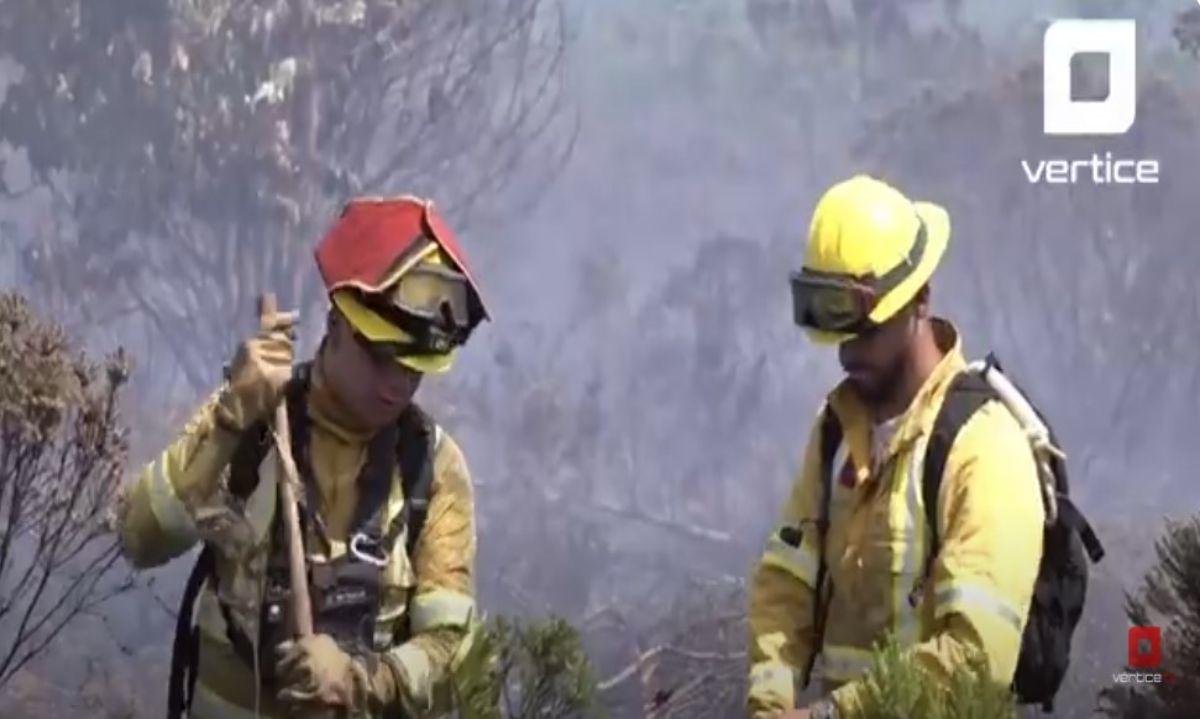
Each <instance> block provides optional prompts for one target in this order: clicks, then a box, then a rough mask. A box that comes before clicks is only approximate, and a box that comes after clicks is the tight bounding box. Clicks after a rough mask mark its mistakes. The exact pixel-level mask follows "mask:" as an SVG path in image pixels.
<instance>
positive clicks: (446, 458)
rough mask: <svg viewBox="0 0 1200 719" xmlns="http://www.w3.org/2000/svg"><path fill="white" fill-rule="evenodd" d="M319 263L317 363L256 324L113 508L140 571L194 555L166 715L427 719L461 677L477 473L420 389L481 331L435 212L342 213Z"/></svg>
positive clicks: (285, 329)
mask: <svg viewBox="0 0 1200 719" xmlns="http://www.w3.org/2000/svg"><path fill="white" fill-rule="evenodd" d="M316 261H317V266H318V268H319V270H320V273H321V277H322V279H323V280H324V283H325V287H326V289H327V291H328V293H329V298H330V302H331V308H330V312H329V317H328V322H327V324H326V332H325V336H324V338H323V339H322V341H321V344H320V347H319V349H318V350H317V352H316V355H315V357H314V358H313V359H312V360H311V361H310V362H305V363H301V364H298V365H294V364H293V351H292V347H293V340H294V326H295V323H296V319H297V318H296V316H295V314H294V313H277V314H275V315H271V316H267V317H265V318H264V319H263V321H262V326H261V328H260V331H259V333H258V334H257V335H256V336H255V337H253V338H251V339H249V340H247V341H246V342H244V343H243V344H242V345H241V346H240V347H239V348H238V352H237V354H236V356H235V358H234V360H233V362H232V364H231V365H230V367H229V370H228V371H227V375H228V378H227V381H226V382H225V383H224V384H223V385H222V386H221V387H220V388H219V389H218V390H217V391H216V392H215V393H214V394H213V396H212V397H211V398H210V399H209V401H207V402H206V403H205V404H204V405H203V406H202V407H201V408H200V409H199V410H198V411H197V412H196V413H195V415H194V416H193V417H192V419H191V421H190V422H189V423H188V425H187V427H186V428H185V429H184V431H183V432H182V433H181V435H180V436H179V437H178V438H177V439H176V440H175V441H174V442H173V443H172V444H171V445H170V446H169V447H168V448H167V449H166V451H164V452H163V453H162V455H161V456H160V457H159V458H158V459H156V460H155V461H154V462H151V463H150V464H149V465H148V466H146V467H145V468H144V470H143V471H142V473H141V474H140V476H139V477H138V478H137V479H136V480H135V481H134V482H132V483H131V484H130V485H129V486H128V487H127V489H126V491H125V492H124V493H123V496H122V502H121V503H120V506H119V513H118V517H119V527H120V538H121V545H122V547H123V550H124V552H125V555H126V556H127V557H128V558H129V559H130V560H131V561H132V562H133V563H134V564H135V565H137V566H139V567H153V566H157V565H160V564H163V563H165V562H167V561H169V560H171V559H173V558H175V557H178V556H180V555H181V554H183V553H185V552H187V551H188V550H189V549H190V548H192V547H193V546H195V545H197V544H201V545H202V546H203V550H202V551H201V554H200V557H199V559H198V560H197V563H196V566H195V568H194V570H193V572H192V575H191V577H190V578H189V581H188V584H187V587H186V588H185V592H184V598H183V606H182V607H181V611H180V613H179V617H180V620H179V624H178V627H177V636H176V641H175V656H174V658H173V661H172V672H171V687H170V691H169V704H170V707H169V708H170V715H171V716H172V717H173V718H174V717H184V716H188V717H193V718H195V719H209V718H213V719H215V718H217V717H220V718H222V719H228V718H229V717H233V718H235V719H236V718H239V717H246V718H247V719H249V718H250V717H254V716H259V717H284V716H350V717H382V716H396V715H402V716H414V717H415V716H429V715H431V714H438V713H443V712H445V711H446V710H448V709H449V707H448V706H447V700H448V697H449V696H450V695H451V694H452V691H451V684H452V683H453V682H452V680H453V679H454V678H455V677H456V676H458V675H459V674H460V673H461V672H463V671H468V670H470V668H471V667H472V664H473V661H472V660H473V658H474V656H473V653H472V652H471V649H472V646H473V645H474V643H473V642H472V638H473V637H474V634H475V631H476V628H477V626H478V622H477V615H476V609H475V600H474V560H475V541H476V539H475V512H474V504H473V497H472V489H471V480H470V474H469V472H468V469H467V464H466V461H465V459H464V457H463V454H462V452H461V450H460V449H459V447H458V445H457V444H456V443H455V442H454V440H453V439H452V438H451V437H450V436H449V435H448V434H447V433H446V432H445V431H444V430H443V429H442V428H441V427H440V426H439V425H438V424H437V423H436V422H435V421H434V420H433V419H432V418H431V417H430V416H429V415H428V414H426V413H425V412H424V411H423V410H422V409H421V407H419V406H418V405H417V404H416V403H415V402H414V401H413V395H414V393H415V392H416V390H417V387H418V385H419V384H420V382H421V378H422V377H423V376H424V375H425V374H427V373H440V372H445V371H447V370H448V369H449V368H450V366H451V364H452V362H453V359H454V356H455V352H456V351H457V349H458V348H459V347H461V346H462V345H463V344H464V343H465V342H466V341H467V339H468V337H470V335H471V333H472V332H473V331H474V329H475V328H476V327H477V326H478V324H479V323H480V322H481V321H482V320H484V319H487V318H488V315H487V310H486V309H485V307H484V304H483V301H482V299H481V297H480V293H479V288H478V286H477V284H476V282H475V280H474V278H473V277H472V275H471V272H470V270H469V268H468V267H467V263H466V259H465V257H464V255H463V252H462V249H461V248H460V247H459V245H458V243H457V241H456V240H455V238H454V235H453V234H452V233H451V231H450V229H449V228H448V227H447V226H446V224H445V223H444V221H443V220H442V218H441V216H440V215H439V214H438V212H437V210H436V209H435V208H434V206H433V204H432V203H431V202H428V201H426V200H421V199H419V198H416V197H410V196H404V197H396V198H366V199H358V200H354V201H351V202H350V203H349V204H347V205H346V207H345V208H344V210H343V211H342V213H341V216H340V217H339V218H338V219H337V221H336V222H335V223H334V225H333V227H332V228H331V229H330V230H329V232H328V233H327V234H326V236H325V237H324V239H323V240H322V241H321V242H320V244H319V245H318V247H317V250H316ZM280 402H286V403H287V407H288V411H289V416H290V422H291V433H292V443H293V447H292V453H293V458H294V459H295V464H296V466H297V468H298V469H299V473H300V477H301V480H302V483H303V485H304V492H303V496H304V500H303V501H302V502H301V503H300V504H301V507H300V514H301V518H302V524H303V526H304V538H305V541H304V544H305V554H306V557H307V562H308V575H309V583H310V593H311V595H312V605H313V615H314V616H313V620H314V626H315V633H314V635H313V636H311V637H304V638H301V639H297V640H293V639H291V637H290V633H289V632H288V628H289V626H290V625H289V621H288V619H289V617H287V613H288V608H289V602H288V599H289V592H290V589H289V583H288V577H287V559H286V546H285V544H286V542H285V541H283V539H282V537H283V535H282V529H281V525H282V522H281V520H280V515H281V514H282V512H277V511H276V505H277V504H278V501H279V500H278V497H279V494H278V492H277V491H276V488H277V486H278V485H277V478H276V476H275V468H276V467H278V466H279V465H278V462H276V461H268V459H269V458H270V455H271V454H272V453H273V452H274V450H273V449H272V445H271V443H270V442H269V441H268V439H267V437H268V435H267V432H269V429H268V427H267V422H268V421H269V418H270V417H271V414H272V411H273V410H274V408H275V407H276V406H277V405H278V404H279V403H280Z"/></svg>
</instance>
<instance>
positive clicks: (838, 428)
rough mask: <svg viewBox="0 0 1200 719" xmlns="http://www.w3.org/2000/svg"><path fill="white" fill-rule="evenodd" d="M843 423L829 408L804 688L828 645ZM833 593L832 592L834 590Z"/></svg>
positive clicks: (823, 442)
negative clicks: (830, 554) (829, 550)
mask: <svg viewBox="0 0 1200 719" xmlns="http://www.w3.org/2000/svg"><path fill="white" fill-rule="evenodd" d="M842 434H843V433H842V423H841V421H840V420H839V419H838V416H837V412H834V411H833V408H832V407H830V406H828V405H826V407H825V411H824V412H823V413H822V415H821V430H820V443H821V471H820V476H821V499H820V502H821V505H820V514H819V515H818V517H817V581H816V587H815V589H814V590H813V618H812V622H813V646H812V651H811V652H809V656H808V666H806V667H805V668H804V685H805V686H808V683H809V682H810V681H811V679H812V671H813V666H814V665H815V664H816V661H817V655H818V654H819V653H820V652H821V647H822V646H823V645H824V643H825V617H826V615H827V611H826V609H827V602H826V595H825V592H824V591H823V590H824V587H825V576H826V574H827V573H828V566H827V565H826V562H825V537H826V535H827V534H828V532H829V515H830V506H831V504H832V502H833V472H834V466H833V460H834V456H835V455H836V454H837V451H838V447H839V446H841V444H842ZM831 593H832V590H831Z"/></svg>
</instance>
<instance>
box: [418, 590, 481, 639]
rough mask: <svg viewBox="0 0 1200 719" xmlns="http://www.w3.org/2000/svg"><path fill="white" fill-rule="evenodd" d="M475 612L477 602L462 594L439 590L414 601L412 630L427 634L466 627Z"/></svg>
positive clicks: (421, 595) (419, 595)
mask: <svg viewBox="0 0 1200 719" xmlns="http://www.w3.org/2000/svg"><path fill="white" fill-rule="evenodd" d="M474 611H475V600H474V599H473V598H472V597H470V596H469V595H466V594H463V593H462V592H454V591H451V590H449V589H437V590H434V591H432V592H426V593H424V594H418V595H417V596H416V597H415V598H414V599H413V600H412V630H413V631H414V632H425V631H429V630H430V629H436V628H438V627H465V626H467V623H468V622H469V621H470V620H471V614H472V613H473V612H474Z"/></svg>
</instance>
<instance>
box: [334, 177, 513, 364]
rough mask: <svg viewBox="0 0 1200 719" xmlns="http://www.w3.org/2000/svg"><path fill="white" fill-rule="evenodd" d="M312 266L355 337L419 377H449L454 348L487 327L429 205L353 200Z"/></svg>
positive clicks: (456, 253)
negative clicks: (444, 374) (482, 325)
mask: <svg viewBox="0 0 1200 719" xmlns="http://www.w3.org/2000/svg"><path fill="white" fill-rule="evenodd" d="M316 260H317V268H318V269H319V271H320V273H321V278H322V280H324V282H325V288H326V290H327V291H328V293H329V296H330V299H331V301H332V302H333V304H334V306H335V307H337V309H338V311H339V312H340V313H341V314H342V315H343V316H344V317H345V318H346V320H347V322H349V324H350V326H351V327H352V328H353V329H354V331H355V332H356V333H357V334H358V335H359V336H360V337H361V338H362V339H363V340H364V341H366V342H367V343H368V344H369V345H370V346H371V347H373V348H375V349H378V350H380V351H382V352H386V353H388V354H390V355H391V356H393V357H394V358H395V359H396V361H397V362H400V363H401V364H404V365H405V366H407V367H409V368H411V369H413V370H416V371H418V372H426V373H440V372H445V371H447V370H449V369H450V367H451V366H452V364H453V361H454V353H455V351H456V350H457V348H458V347H460V346H462V345H463V344H464V343H465V342H466V341H467V339H468V338H469V337H470V335H471V333H472V332H473V331H474V330H475V328H476V327H477V326H478V324H479V323H480V322H482V321H483V320H485V319H489V316H488V312H487V309H486V307H485V306H484V303H483V300H482V297H481V294H480V292H479V287H478V284H477V283H476V282H475V278H474V277H473V276H472V274H471V271H470V269H469V267H468V266H467V263H466V259H465V257H464V254H463V252H462V249H461V248H460V247H459V245H458V242H457V240H456V239H455V237H454V235H453V233H452V232H451V231H450V229H449V227H447V226H446V224H445V222H444V221H443V220H442V218H441V216H440V215H439V214H438V212H437V210H436V209H435V208H434V206H433V203H432V202H431V201H429V200H422V199H420V198H417V197H413V196H410V195H405V196H400V197H394V198H359V199H355V200H351V201H350V202H349V203H347V204H346V206H345V207H344V208H343V209H342V213H341V216H340V217H339V218H338V220H337V222H335V223H334V225H333V227H332V228H330V230H329V232H328V233H326V235H325V237H324V238H323V239H322V240H321V242H320V244H319V245H318V246H317V249H316Z"/></svg>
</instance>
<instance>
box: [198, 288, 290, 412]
mask: <svg viewBox="0 0 1200 719" xmlns="http://www.w3.org/2000/svg"><path fill="white" fill-rule="evenodd" d="M297 319H298V314H297V313H296V312H275V311H268V312H266V313H265V314H264V315H263V316H262V318H261V321H260V325H259V330H258V334H257V335H256V336H254V337H252V338H250V339H248V340H246V341H245V342H243V343H242V344H241V345H240V346H239V347H238V350H237V354H235V355H234V358H233V363H232V364H231V365H230V367H229V381H228V384H227V386H226V387H225V388H224V390H223V391H222V392H221V394H220V397H219V398H218V400H217V406H216V419H217V422H219V423H220V424H221V425H222V426H224V427H226V428H227V429H230V430H233V431H235V432H240V431H242V430H245V429H247V428H249V427H250V426H251V425H253V424H254V423H255V422H257V421H258V420H260V419H263V418H264V417H266V416H267V415H268V414H269V413H270V412H271V411H273V410H274V409H275V407H276V405H278V404H279V402H280V400H281V399H282V398H283V390H284V387H285V385H287V382H288V380H289V379H291V376H292V359H293V349H292V343H293V342H294V340H295V337H296V329H295V325H296V320H297Z"/></svg>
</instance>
